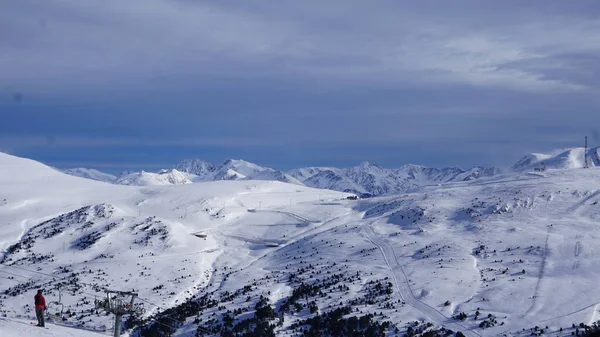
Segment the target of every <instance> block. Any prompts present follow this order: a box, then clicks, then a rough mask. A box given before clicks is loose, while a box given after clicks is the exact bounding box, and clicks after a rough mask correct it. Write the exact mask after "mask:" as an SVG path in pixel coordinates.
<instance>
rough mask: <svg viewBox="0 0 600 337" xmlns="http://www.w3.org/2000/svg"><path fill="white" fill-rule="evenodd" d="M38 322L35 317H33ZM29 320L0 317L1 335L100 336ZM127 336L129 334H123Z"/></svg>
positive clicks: (44, 336) (94, 333) (48, 336)
mask: <svg viewBox="0 0 600 337" xmlns="http://www.w3.org/2000/svg"><path fill="white" fill-rule="evenodd" d="M33 321H35V322H36V323H37V321H36V320H35V319H33ZM30 322H32V321H29V320H25V319H15V318H4V317H0V336H6V337H9V336H10V337H20V336H36V337H37V336H39V337H98V336H102V335H100V334H98V333H96V332H91V331H86V330H83V329H75V328H69V327H63V326H60V325H54V324H46V328H39V327H36V326H35V325H32V324H30ZM121 336H123V337H127V335H121Z"/></svg>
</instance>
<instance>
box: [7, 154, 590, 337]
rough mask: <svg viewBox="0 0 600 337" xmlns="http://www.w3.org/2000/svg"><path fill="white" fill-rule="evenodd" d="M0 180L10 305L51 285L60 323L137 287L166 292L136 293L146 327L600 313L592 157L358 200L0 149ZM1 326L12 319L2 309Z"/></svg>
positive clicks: (495, 320) (556, 318) (458, 320)
mask: <svg viewBox="0 0 600 337" xmlns="http://www.w3.org/2000/svg"><path fill="white" fill-rule="evenodd" d="M364 166H365V169H369V170H372V172H378V171H380V170H382V169H381V168H379V167H372V165H366V164H365V165H364ZM19 173H25V174H26V176H25V177H23V175H20V174H19ZM246 173H248V172H246ZM405 173H406V174H412V177H413V178H412V179H414V180H419V179H424V178H423V176H421V175H426V176H427V177H429V173H423V170H422V169H421V168H419V167H415V166H412V167H407V168H405ZM464 173H465V172H463V173H460V172H459V171H453V173H452V174H453V175H451V174H450V173H448V175H444V177H450V176H452V177H458V176H460V175H461V174H464ZM472 173H473V172H470V173H467V174H466V176H469V175H470V174H472ZM461 177H462V176H461ZM48 178H51V179H48ZM438 179H441V178H438ZM444 179H446V178H444ZM454 179H460V178H454ZM375 182H378V181H375ZM0 186H3V188H2V189H1V190H0V249H1V251H2V255H1V257H0V258H1V260H2V263H3V265H1V266H0V293H2V294H3V296H2V297H0V316H3V315H6V317H7V319H12V320H14V319H15V318H17V317H19V316H20V317H28V318H32V317H33V313H32V311H31V306H30V305H25V304H26V303H24V301H26V300H24V299H27V298H32V296H33V293H34V291H35V289H37V288H40V287H43V288H45V289H46V290H47V293H48V294H47V296H46V298H47V300H48V301H49V302H51V301H56V300H57V298H58V289H59V288H60V289H62V290H61V291H63V304H64V305H65V310H64V312H63V313H62V315H63V316H64V317H65V318H66V322H67V323H69V324H82V325H83V326H85V327H87V328H90V329H96V330H102V329H103V328H104V329H109V328H110V326H111V322H110V317H107V316H105V315H103V314H100V315H96V314H94V313H93V311H90V309H91V308H92V306H93V305H92V302H93V297H94V295H96V294H97V295H99V296H101V295H102V292H101V291H99V290H100V289H101V288H103V287H111V288H118V289H123V290H130V289H132V288H133V289H135V290H136V291H138V292H139V293H140V298H142V299H144V300H147V301H148V302H151V303H155V304H158V305H159V307H156V306H154V305H151V304H149V303H146V302H144V303H145V308H146V314H145V315H144V318H145V319H148V320H142V321H140V324H144V325H145V326H146V329H150V330H148V331H150V332H156V331H155V330H153V329H158V328H164V325H166V326H167V327H170V328H169V329H171V331H170V332H171V333H172V334H173V336H175V337H183V336H194V335H196V334H197V332H200V333H202V334H204V335H207V336H220V335H222V334H223V333H226V332H225V330H228V329H238V330H236V331H238V332H240V333H249V331H254V332H253V333H254V335H269V332H268V331H271V332H272V333H273V334H275V335H277V336H298V335H299V334H301V332H299V331H300V330H304V329H308V328H309V327H311V326H312V327H313V328H314V327H315V322H316V320H315V319H316V318H317V317H318V318H320V320H318V321H319V322H331V323H332V324H329V323H324V324H321V325H320V326H319V329H320V332H321V333H322V334H323V335H332V334H334V333H336V332H335V331H337V333H340V331H338V330H332V329H350V328H351V327H357V326H358V325H357V323H356V322H358V321H360V322H363V323H361V324H362V325H361V326H363V328H364V327H366V326H368V327H369V328H370V329H372V331H375V332H377V333H387V334H388V335H390V336H394V335H401V336H403V335H404V334H410V335H411V336H421V335H422V334H423V333H424V332H425V331H432V330H435V331H437V335H438V336H443V335H445V334H446V332H445V330H444V331H442V330H441V328H444V329H451V330H452V331H454V332H456V331H461V332H462V333H463V334H464V335H465V336H468V337H475V336H498V335H507V336H519V337H524V336H530V335H531V334H532V332H534V331H536V330H533V329H535V327H536V326H537V327H538V330H539V329H543V330H544V333H547V334H552V335H556V336H561V337H563V336H570V335H571V333H572V332H575V329H574V328H572V325H573V324H575V325H576V326H579V324H580V323H581V324H583V326H586V325H591V324H592V323H594V322H596V321H597V320H599V319H600V316H599V314H598V311H597V308H598V307H600V292H599V291H598V290H597V285H596V284H597V282H596V281H597V279H598V278H599V277H600V262H598V259H597V256H598V254H600V245H598V243H597V241H598V240H597V239H598V235H597V233H596V232H597V223H598V220H600V169H599V168H590V169H587V170H583V169H555V170H548V171H546V172H543V173H538V174H535V175H532V174H530V172H524V173H513V174H505V175H496V176H493V177H490V178H488V179H486V180H479V179H460V181H455V182H447V183H444V184H443V185H441V186H437V185H430V186H424V187H421V188H418V189H414V190H412V191H411V192H408V193H403V194H397V195H390V196H382V197H375V198H369V199H364V200H358V201H354V200H347V199H346V197H347V196H348V194H347V193H340V192H334V191H327V190H318V189H312V188H308V187H304V186H298V185H296V184H289V183H282V182H268V181H250V180H242V181H215V182H203V183H197V184H184V185H178V186H150V187H138V186H119V185H112V184H104V183H99V182H95V181H91V180H87V179H81V178H77V177H72V176H68V175H65V174H62V173H60V172H57V171H56V170H53V169H51V168H49V167H47V166H44V165H42V164H39V163H36V162H33V161H30V160H26V159H22V158H16V157H12V156H8V155H4V154H0ZM14 267H18V268H20V269H15V268H14ZM40 273H42V274H40ZM49 275H51V276H52V277H50V276H49ZM556 289H560V292H557V291H556ZM582 294H583V295H585V296H583V295H582ZM50 310H51V312H52V313H53V314H56V313H59V314H60V312H57V311H59V309H58V307H57V306H56V305H54V306H53V305H51V306H50ZM164 316H168V317H170V318H167V317H164ZM161 317H162V318H161ZM173 317H177V319H178V320H180V322H181V323H180V324H176V325H174V324H173V323H172V320H173ZM326 318H327V319H326ZM156 319H158V320H159V322H161V323H162V325H157V324H154V323H153V322H156ZM415 321H418V322H419V323H418V324H415V323H414V322H415ZM261 322H262V323H264V322H269V324H267V325H264V324H262V323H261ZM421 322H422V323H421ZM261 324H262V325H261ZM51 326H52V325H51ZM546 326H547V327H546ZM2 329H5V330H2ZM260 329H263V330H260ZM523 329H525V331H523ZM581 330H583V329H581V328H580V331H581ZM4 331H9V332H12V331H14V324H13V323H6V321H0V333H4ZM43 331H46V330H43ZM207 331H208V333H207ZM343 331H345V332H344V333H345V334H349V330H343ZM363 331H364V329H363ZM150 332H149V333H150ZM129 333H130V335H131V336H139V335H140V333H141V330H139V329H133V330H130V331H129ZM65 335H66V334H65ZM430 335H431V336H434V335H436V333H433V332H431V333H429V334H428V336H430ZM49 336H52V335H49ZM74 336H78V335H74Z"/></svg>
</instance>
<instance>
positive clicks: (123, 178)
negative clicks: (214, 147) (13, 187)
mask: <svg viewBox="0 0 600 337" xmlns="http://www.w3.org/2000/svg"><path fill="white" fill-rule="evenodd" d="M542 163H543V164H544V167H545V168H550V169H562V168H575V167H582V166H583V163H584V149H583V148H569V149H563V150H557V151H554V152H552V153H549V154H542V153H532V154H528V155H526V156H524V157H523V158H521V159H520V160H519V161H518V162H517V163H515V164H514V165H513V166H512V167H511V168H510V169H509V170H501V169H499V168H495V167H472V168H469V169H462V168H458V167H446V168H431V167H425V166H420V165H413V164H407V165H403V166H401V167H399V168H384V167H381V166H379V165H377V164H375V163H371V162H362V163H361V164H360V165H358V166H355V167H350V168H337V167H303V168H298V169H293V170H290V171H287V172H284V171H279V170H275V169H272V168H269V167H263V166H260V165H257V164H254V163H251V162H247V161H244V160H234V159H229V160H226V161H225V162H223V163H222V164H220V165H215V164H213V163H210V162H208V161H206V160H202V159H185V160H183V161H182V162H180V163H179V164H177V165H175V166H174V167H172V168H170V169H163V170H160V171H158V172H146V171H139V172H125V173H123V174H121V175H120V176H118V177H117V176H113V175H110V174H106V173H102V172H99V171H97V170H93V169H85V168H75V169H65V170H62V171H63V172H64V173H67V174H70V175H74V176H79V177H83V178H88V179H93V180H99V181H103V182H109V183H114V184H120V185H136V186H155V185H182V184H191V183H195V182H206V181H217V180H267V181H281V182H286V183H292V184H297V185H303V186H308V187H314V188H320V189H329V190H335V191H341V192H348V193H354V194H356V195H358V196H361V197H370V196H378V195H386V194H393V193H401V192H404V191H408V190H410V189H414V188H418V187H421V186H427V185H437V184H444V183H449V182H457V181H470V180H475V179H480V178H486V177H492V176H496V175H498V174H501V173H514V172H522V171H526V170H534V169H535V168H541V167H542ZM588 165H589V166H591V167H594V166H598V165H600V149H599V148H592V149H589V150H588Z"/></svg>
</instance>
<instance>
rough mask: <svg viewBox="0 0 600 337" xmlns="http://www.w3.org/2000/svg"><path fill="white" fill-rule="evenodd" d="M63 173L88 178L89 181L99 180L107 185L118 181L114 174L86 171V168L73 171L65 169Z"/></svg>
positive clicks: (73, 169) (92, 170)
mask: <svg viewBox="0 0 600 337" xmlns="http://www.w3.org/2000/svg"><path fill="white" fill-rule="evenodd" d="M61 171H62V172H63V173H66V174H69V175H72V176H76V177H81V178H87V179H92V180H98V181H103V182H107V183H112V182H115V181H116V180H117V177H116V176H114V175H112V174H108V173H104V172H100V171H98V170H94V169H86V168H82V167H78V168H72V169H64V170H61Z"/></svg>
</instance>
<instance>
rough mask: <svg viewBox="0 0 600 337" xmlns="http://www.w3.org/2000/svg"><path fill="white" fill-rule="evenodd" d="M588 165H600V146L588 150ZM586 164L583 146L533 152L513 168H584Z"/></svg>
mask: <svg viewBox="0 0 600 337" xmlns="http://www.w3.org/2000/svg"><path fill="white" fill-rule="evenodd" d="M587 156H588V159H587V160H588V166H589V167H596V166H600V147H596V148H591V149H588V151H587ZM584 164H585V149H584V148H583V147H576V148H569V149H563V150H556V151H553V152H552V153H547V154H545V153H531V154H528V155H526V156H524V157H523V158H521V159H520V160H519V161H518V162H517V163H516V164H515V165H513V167H512V170H514V171H525V170H533V169H535V168H541V167H542V166H545V167H546V168H552V169H572V168H582V167H583V166H584Z"/></svg>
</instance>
